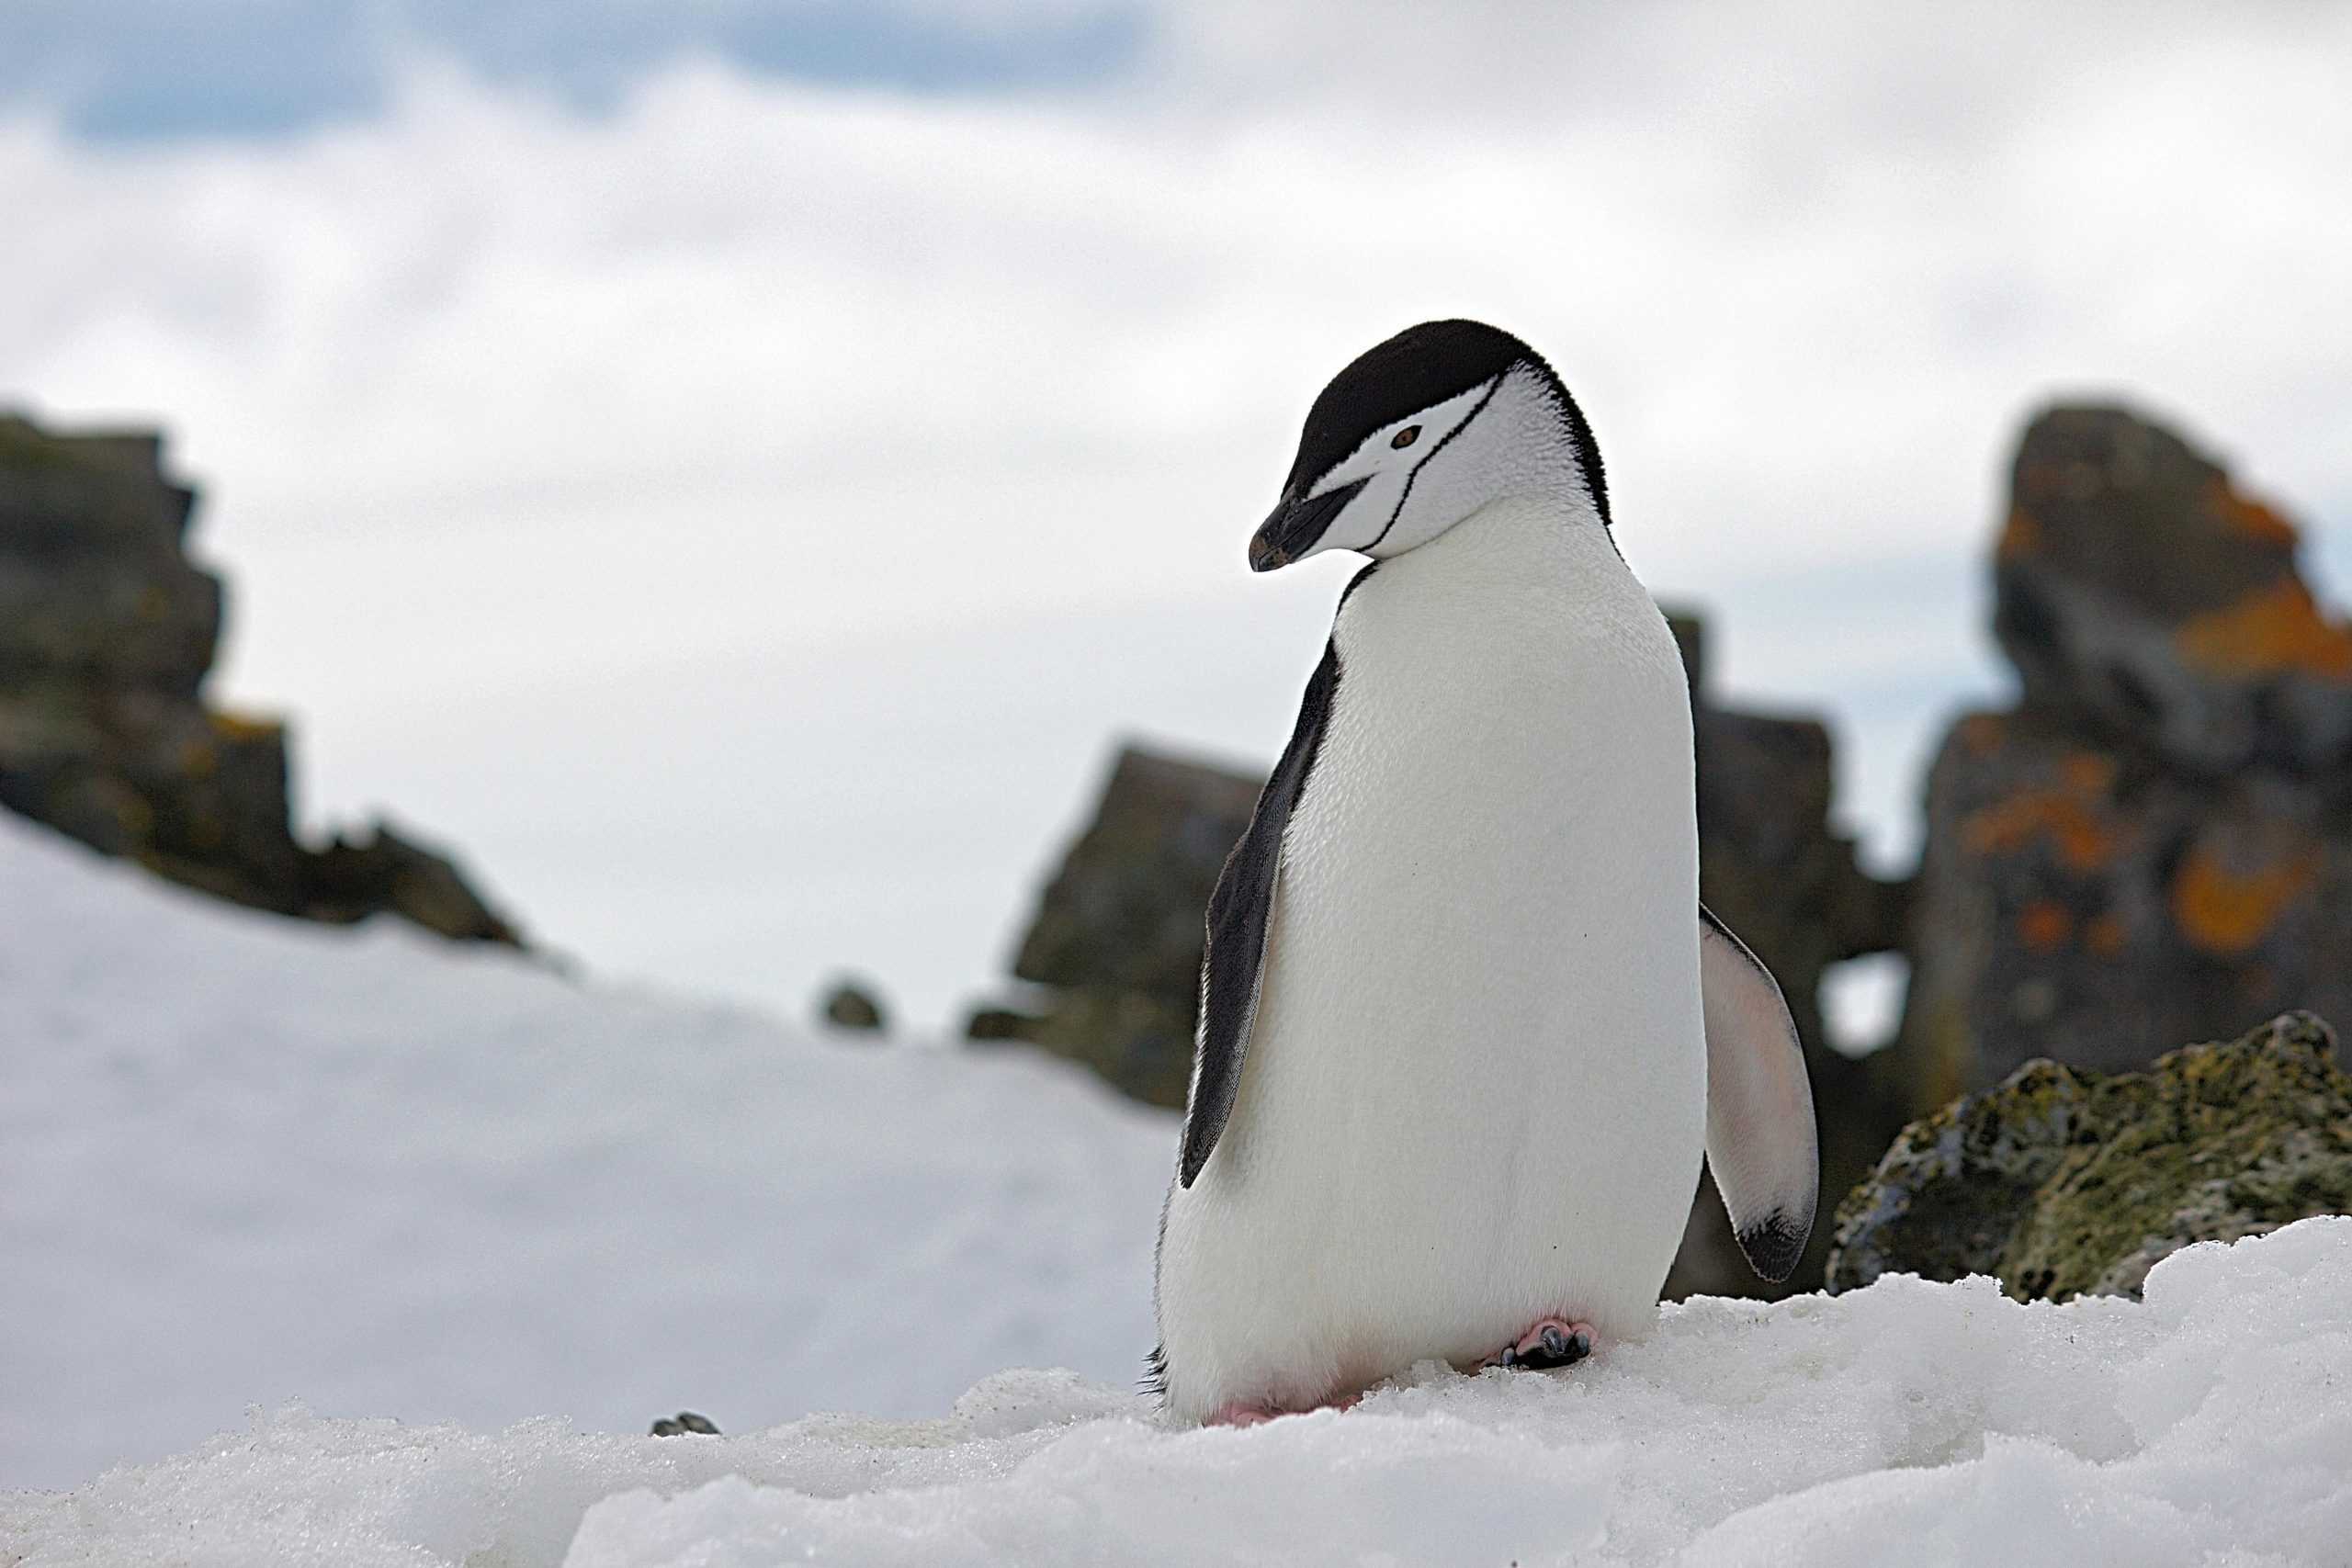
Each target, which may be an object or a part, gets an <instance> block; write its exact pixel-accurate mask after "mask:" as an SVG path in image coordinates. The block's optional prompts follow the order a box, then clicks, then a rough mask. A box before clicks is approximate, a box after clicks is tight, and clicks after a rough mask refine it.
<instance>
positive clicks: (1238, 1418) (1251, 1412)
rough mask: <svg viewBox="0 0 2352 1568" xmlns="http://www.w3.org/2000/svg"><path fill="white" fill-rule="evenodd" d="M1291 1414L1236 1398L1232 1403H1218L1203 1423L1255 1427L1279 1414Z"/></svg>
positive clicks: (1203, 1419)
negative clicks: (1246, 1402) (1244, 1402)
mask: <svg viewBox="0 0 2352 1568" xmlns="http://www.w3.org/2000/svg"><path fill="white" fill-rule="evenodd" d="M1289 1414H1290V1412H1289V1411H1287V1410H1269V1409H1267V1408H1266V1407H1265V1406H1264V1405H1261V1404H1242V1403H1241V1402H1240V1401H1239V1400H1236V1401H1234V1402H1233V1403H1232V1404H1220V1405H1218V1406H1217V1407H1216V1409H1215V1410H1214V1411H1211V1412H1210V1413H1209V1414H1208V1415H1207V1416H1204V1417H1203V1418H1202V1421H1201V1425H1202V1426H1204V1427H1255V1426H1258V1425H1260V1424H1261V1423H1263V1422H1267V1421H1271V1420H1272V1419H1273V1418H1274V1417H1275V1416H1287V1415H1289Z"/></svg>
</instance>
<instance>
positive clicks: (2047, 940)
mask: <svg viewBox="0 0 2352 1568" xmlns="http://www.w3.org/2000/svg"><path fill="white" fill-rule="evenodd" d="M2074 934H2075V917H2074V916H2072V915H2070V914H2068V913H2067V912H2066V907H2065V906H2064V905H2063V904H2054V903H2052V902H2051V901H2050V900H2049V899H2047V898H2036V899H2035V900H2034V901H2033V902H2032V903H2030V904H2028V905H2027V906H2026V907H2025V908H2022V909H2020V910H2018V941H2019V942H2023V943H2025V944H2026V946H2028V947H2030V948H2035V949H2038V950H2040V951H2041V952H2044V953H2047V952H2049V951H2050V950H2051V949H2052V948H2053V947H2064V945H2065V943H2066V939H2067V938H2068V937H2070V936H2072V935H2074Z"/></svg>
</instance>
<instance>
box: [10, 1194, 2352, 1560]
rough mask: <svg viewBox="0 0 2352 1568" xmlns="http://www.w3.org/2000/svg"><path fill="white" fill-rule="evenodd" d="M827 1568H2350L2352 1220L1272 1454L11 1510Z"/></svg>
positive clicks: (840, 1452)
mask: <svg viewBox="0 0 2352 1568" xmlns="http://www.w3.org/2000/svg"><path fill="white" fill-rule="evenodd" d="M0 1562H6V1563H7V1564H9V1565H10V1568H62V1565H65V1564H74V1565H85V1564H100V1563H104V1564H131V1563H150V1562H153V1563H164V1562H170V1563H175V1564H187V1565H190V1568H214V1565H218V1568H232V1565H233V1568H243V1565H245V1564H252V1563H303V1564H317V1565H319V1568H376V1565H379V1564H380V1565H383V1568H391V1565H393V1564H400V1565H402V1568H417V1565H421V1564H431V1563H447V1564H452V1565H455V1564H469V1565H475V1568H488V1565H491V1564H497V1565H498V1568H528V1565H531V1564H555V1563H563V1564H566V1565H567V1568H769V1565H780V1564H784V1563H789V1562H825V1563H838V1564H909V1565H913V1564H922V1565H933V1564H997V1563H1001V1564H1006V1565H1012V1564H1067V1565H1072V1568H1078V1565H1090V1564H1097V1563H1150V1564H1169V1565H1171V1568H1173V1565H1180V1564H1182V1565H1192V1564H1220V1563H1236V1564H1240V1563H1263V1562H1283V1563H1356V1562H1395V1563H1409V1564H1453V1563H1460V1564H1465V1565H1466V1564H1474V1563H1476V1564H1489V1565H1492V1568H1501V1565H1502V1564H1504V1563H1520V1564H1528V1565H1531V1568H1532V1564H1535V1563H1549V1562H1591V1563H1646V1562H1677V1563H1682V1564H1688V1565H1691V1568H1698V1565H1702V1564H1706V1565H1730V1564H1753V1565H1756V1568H1782V1565H1786V1564H1792V1563H1813V1564H1838V1565H1850V1568H1878V1565H1882V1564H1893V1563H1902V1564H1905V1565H1917V1564H1947V1563H1948V1564H1971V1565H1975V1564H1985V1565H1997V1568H2027V1565H2034V1564H2048V1565H2050V1568H2101V1565H2109V1564H2112V1565H2114V1568H2127V1565H2128V1568H2165V1565H2169V1564H2179V1565H2183V1568H2187V1565H2189V1564H2202V1565H2210V1568H2257V1565H2279V1568H2285V1565H2290V1564H2292V1565H2298V1568H2301V1565H2314V1568H2326V1565H2329V1564H2342V1563H2345V1562H2352V1219H2326V1220H2306V1221H2304V1222H2303V1223H2302V1224H2298V1225H2294V1226H2291V1227H2290V1228H2289V1229H2287V1230H2285V1231H2281V1232H2278V1233H2277V1234H2275V1235H2269V1236H2266V1237H2263V1238H2260V1239H2258V1240H2254V1241H2247V1242H2241V1243H2239V1244H2238V1245H2236V1246H2235V1247H2221V1246H2209V1247H2199V1248H2195V1249H2193V1250H2191V1251H2189V1252H2186V1253H2182V1254H2179V1255H2177V1256H2176V1257H2174V1258H2170V1259H2167V1260H2166V1261H2165V1262H2164V1263H2163V1264H2161V1265H2159V1266H2158V1268H2157V1269H2156V1270H2155V1272H2154V1274H2153V1275H2151V1276H2150V1279H2149V1282H2148V1300H2147V1302H2146V1303H2144V1304H2143V1303H2138V1302H2127V1301H2120V1300H2091V1301H2084V1302H2078V1303H2073V1304H2070V1305H2066V1306H2057V1307H2053V1306H2049V1305H2036V1306H2019V1305H2018V1304H2017V1303H2013V1302H2010V1301H2008V1300H2007V1299H2006V1298H2005V1297H2003V1296H2002V1295H2001V1294H2000V1293H1999V1292H1997V1291H1996V1290H1995V1289H1994V1288H1993V1287H1992V1286H1991V1284H1990V1283H1989V1282H1987V1281H1984V1280H1975V1281H1971V1282H1969V1283H1967V1284H1962V1285H1928V1284H1922V1283H1920V1282H1918V1281H1917V1280H1906V1279H1887V1280H1881V1281H1880V1282H1879V1283H1878V1284H1876V1285H1874V1286H1872V1287H1871V1289H1869V1290H1867V1291H1862V1292H1856V1293H1854V1294H1852V1295H1848V1296H1842V1297H1838V1298H1836V1299H1834V1300H1824V1299H1821V1298H1799V1299H1797V1300H1794V1301H1790V1302H1785V1303H1780V1304H1778V1305H1775V1306H1769V1307H1768V1306H1761V1305H1757V1304H1753V1303H1732V1302H1723V1301H1711V1300H1701V1301H1698V1302H1694V1303H1690V1304H1688V1305H1685V1306H1681V1307H1669V1308H1668V1309H1667V1312H1666V1317H1665V1322H1664V1325H1663V1326H1662V1328H1661V1330H1660V1331H1659V1332H1658V1333H1657V1335H1655V1336H1654V1337H1651V1338H1650V1339H1649V1340H1647V1341H1646V1342H1645V1343H1642V1344H1639V1345H1620V1346H1612V1347H1609V1348H1604V1349H1603V1350H1602V1351H1600V1353H1599V1354H1598V1355H1596V1356H1595V1357H1594V1358H1593V1359H1592V1360H1591V1361H1590V1362H1589V1363H1587V1364H1586V1365H1585V1366H1583V1367H1580V1368H1577V1369H1576V1370H1574V1371H1569V1372H1564V1373H1555V1374H1531V1373H1516V1374H1514V1373H1508V1372H1499V1371H1497V1372H1487V1373H1485V1374H1482V1375H1480V1376H1477V1377H1464V1376H1462V1375H1460V1374H1457V1373H1453V1372H1450V1371H1444V1370H1442V1369H1441V1368H1435V1367H1430V1368H1425V1369H1423V1371H1422V1372H1421V1373H1420V1374H1419V1376H1417V1377H1416V1378H1414V1379H1413V1380H1411V1381H1410V1382H1408V1383H1407V1384H1406V1385H1405V1386H1401V1387H1398V1388H1396V1389H1393V1390H1390V1391H1386V1392H1382V1393H1375V1394H1374V1395H1373V1396H1372V1397H1371V1398H1369V1399H1367V1400H1366V1401H1364V1403H1363V1404H1362V1405H1361V1406H1360V1407H1358V1408H1357V1409H1355V1410H1353V1411H1351V1412H1348V1413H1346V1414H1344V1415H1339V1414H1331V1413H1328V1412H1327V1413H1323V1414H1319V1415H1315V1416H1298V1417H1291V1418H1286V1419H1283V1420H1280V1421H1276V1422H1272V1423H1271V1424H1269V1425H1267V1426H1263V1427H1256V1428H1253V1429H1250V1430H1248V1431H1240V1432H1236V1431H1230V1430H1221V1429H1220V1430H1203V1431H1192V1432H1178V1431H1172V1430H1170V1429H1169V1428H1167V1427H1163V1426H1162V1425H1160V1424H1159V1421H1158V1420H1157V1418H1156V1417H1155V1416H1154V1414H1153V1413H1152V1411H1151V1410H1150V1408H1149V1406H1148V1404H1147V1403H1146V1402H1145V1401H1143V1400H1141V1399H1139V1398H1138V1397H1136V1395H1133V1394H1131V1393H1125V1392H1122V1391H1120V1390H1116V1389H1111V1388H1104V1387H1100V1386H1096V1385H1090V1384H1087V1383H1084V1382H1080V1381H1078V1380H1077V1379H1075V1378H1073V1377H1071V1376H1070V1375H1069V1374H1067V1373H1057V1372H1008V1373H1004V1374H1001V1375H1000V1376H998V1377H995V1378H991V1379H989V1380H988V1381H987V1382H983V1383H981V1384H980V1386H978V1388H976V1389H974V1390H973V1391H972V1392H971V1393H969V1394H967V1396H966V1397H965V1398H964V1399H963V1400H962V1401H960V1402H959V1403H958V1404H957V1405H956V1409H955V1412H954V1413H953V1414H952V1415H950V1416H946V1417H945V1418H944V1419H935V1420H930V1421H915V1422H887V1421H878V1420H873V1419H868V1418H864V1417H855V1416H814V1417H811V1418H809V1419H808V1420H805V1421H801V1422H798V1423H796V1424H794V1425H792V1426H788V1427H780V1428H777V1429H775V1430H773V1431H767V1432H760V1433H755V1434H752V1435H750V1436H746V1437H741V1438H639V1437H614V1436H605V1435H598V1434H589V1433H582V1432H578V1431H575V1430H573V1429H571V1428H570V1427H567V1426H566V1425H565V1424H564V1423H563V1422H561V1421H557V1420H543V1421H534V1422H526V1423H524V1424H523V1425H520V1426H517V1427H513V1428H511V1429H510V1430H508V1431H506V1432H504V1433H503V1434H500V1435H497V1436H486V1435H478V1434H475V1433H472V1432H469V1431H466V1430H464V1429H461V1428H459V1427H455V1426H443V1427H403V1426H401V1425H400V1424H398V1423H395V1422H391V1421H333V1420H327V1419H323V1418H321V1417H318V1416H311V1415H309V1414H307V1413H305V1412H302V1411H299V1410H281V1411H279V1412H278V1413H277V1414H275V1415H271V1416H261V1417H259V1418H257V1419H256V1420H255V1421H254V1425H253V1427H252V1428H251V1430H249V1431H244V1432H238V1433H232V1434H228V1435H224V1436H221V1437H219V1438H214V1439H213V1440H212V1441H210V1442H209V1443H207V1444H206V1445H204V1446H203V1447H202V1448H200V1449H198V1450H196V1451H194V1452H192V1453H188V1454H185V1455H182V1456H180V1457H178V1458H176V1459H174V1460H171V1461H167V1462H165V1463H164V1464H161V1465H157V1466H153V1467H152V1468H148V1469H144V1470H130V1469H125V1470H119V1471H115V1472H110V1473H109V1474H107V1475H106V1476H104V1477H102V1478H100V1479H99V1480H98V1481H97V1482H96V1483H93V1484H91V1485H89V1486H86V1487H85V1488H83V1489H82V1490H81V1491H80V1492H78V1493H76V1494H74V1495H56V1494H29V1495H18V1496H17V1497H15V1498H12V1499H0Z"/></svg>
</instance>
